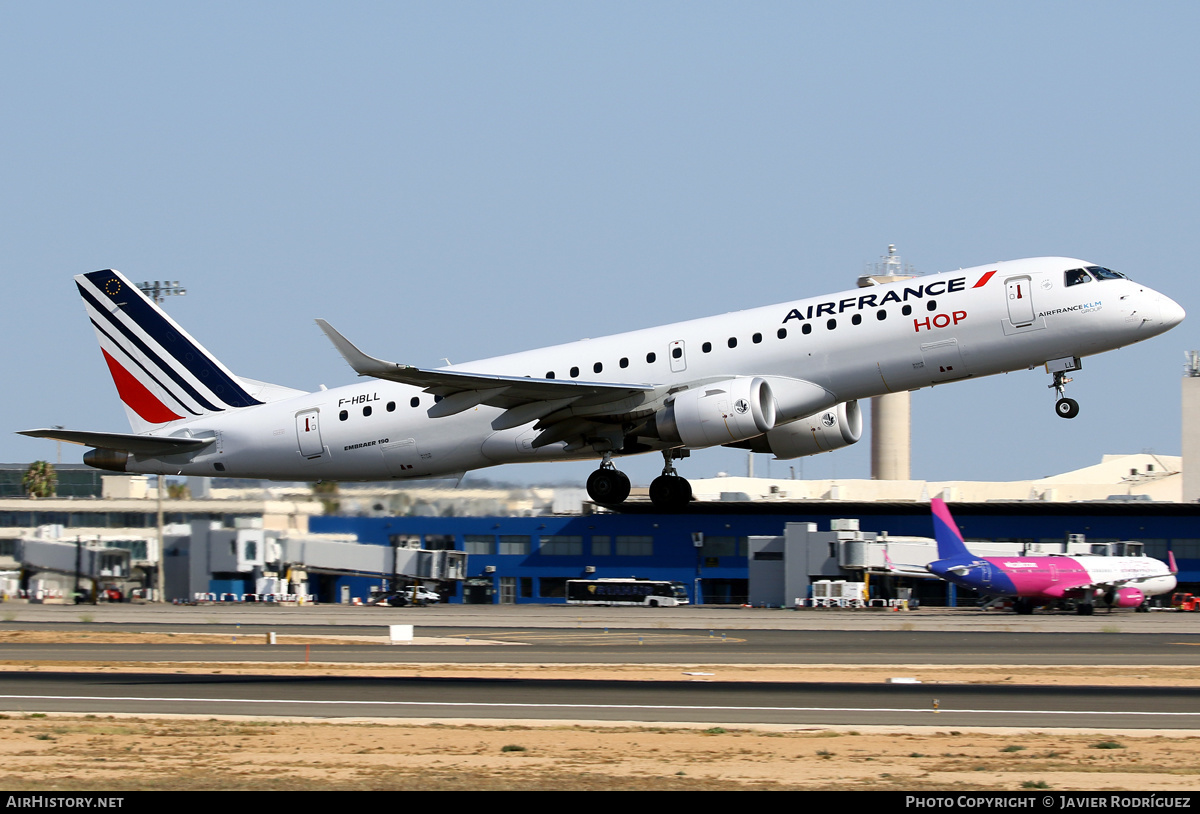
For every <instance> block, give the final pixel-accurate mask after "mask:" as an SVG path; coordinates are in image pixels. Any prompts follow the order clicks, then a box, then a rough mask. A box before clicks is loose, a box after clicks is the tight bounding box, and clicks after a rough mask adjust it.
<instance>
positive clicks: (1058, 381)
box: [1046, 356, 1083, 418]
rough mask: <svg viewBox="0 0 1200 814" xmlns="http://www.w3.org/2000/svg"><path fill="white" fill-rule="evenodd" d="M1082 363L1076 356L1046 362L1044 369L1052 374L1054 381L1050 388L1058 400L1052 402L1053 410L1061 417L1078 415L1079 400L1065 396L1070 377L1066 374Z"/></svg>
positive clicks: (1081, 365) (1078, 367)
mask: <svg viewBox="0 0 1200 814" xmlns="http://www.w3.org/2000/svg"><path fill="white" fill-rule="evenodd" d="M1081 367H1083V364H1082V363H1081V362H1080V361H1079V357H1078V356H1068V357H1067V358H1065V359H1054V360H1051V361H1049V362H1047V363H1046V370H1047V371H1048V372H1049V373H1050V374H1051V375H1052V376H1054V383H1053V384H1051V385H1050V389H1051V390H1053V391H1054V392H1055V394H1056V395H1057V396H1058V401H1056V402H1054V412H1056V413H1058V415H1059V417H1061V418H1074V417H1075V416H1077V415H1079V402H1077V401H1076V400H1075V399H1069V398H1067V395H1066V391H1067V384H1068V383H1069V382H1070V381H1071V378H1070V377H1069V376H1067V374H1068V373H1069V372H1071V371H1073V370H1079V369H1080V368H1081Z"/></svg>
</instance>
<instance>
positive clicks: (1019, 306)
mask: <svg viewBox="0 0 1200 814" xmlns="http://www.w3.org/2000/svg"><path fill="white" fill-rule="evenodd" d="M1032 288H1033V287H1032V286H1031V285H1030V282H1029V278H1028V277H1010V278H1009V279H1007V280H1005V281H1004V292H1005V294H1006V296H1007V297H1008V321H1009V322H1011V323H1012V324H1013V325H1028V324H1029V323H1031V322H1033V291H1032Z"/></svg>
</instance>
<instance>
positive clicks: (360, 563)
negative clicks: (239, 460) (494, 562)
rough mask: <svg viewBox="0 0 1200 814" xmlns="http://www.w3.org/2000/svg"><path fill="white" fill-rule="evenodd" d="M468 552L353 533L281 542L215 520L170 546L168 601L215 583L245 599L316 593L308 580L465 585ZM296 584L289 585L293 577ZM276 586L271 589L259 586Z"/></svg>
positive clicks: (277, 536) (264, 532) (276, 535)
mask: <svg viewBox="0 0 1200 814" xmlns="http://www.w3.org/2000/svg"><path fill="white" fill-rule="evenodd" d="M466 568H467V555H466V553H465V552H463V551H446V550H426V549H421V548H415V547H407V546H404V545H391V546H386V545H373V544H368V543H360V542H358V541H357V539H356V538H355V537H354V536H353V535H337V534H326V535H318V534H312V535H300V536H281V533H280V532H277V531H274V530H270V529H262V528H254V527H243V528H232V529H231V528H223V527H221V526H220V525H219V524H216V523H212V522H210V521H195V522H193V523H192V527H191V534H190V535H188V536H187V537H175V538H173V539H171V540H170V541H169V542H168V544H167V557H166V578H167V586H166V592H167V598H168V599H183V600H190V599H192V598H193V597H195V596H197V595H202V594H203V595H206V594H209V593H211V592H214V591H218V589H217V588H213V587H211V586H212V583H214V582H225V583H233V584H234V585H244V586H245V587H244V588H225V589H220V592H223V591H226V590H228V591H235V592H237V593H240V594H257V593H261V592H262V591H263V590H267V591H270V592H275V591H276V590H277V591H278V593H282V594H293V593H294V594H298V595H306V594H308V588H307V585H306V583H307V575H308V574H347V575H355V576H363V577H378V578H380V579H382V580H389V581H395V580H402V581H437V582H455V581H461V580H463V579H464V578H465V576H466ZM289 578H290V579H291V580H292V582H291V583H288V584H287V585H286V586H285V585H284V583H285V582H287V580H288V579H289ZM266 584H270V585H275V586H278V587H277V588H271V589H264V588H260V587H259V586H262V585H266Z"/></svg>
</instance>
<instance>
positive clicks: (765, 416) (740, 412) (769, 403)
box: [653, 378, 775, 448]
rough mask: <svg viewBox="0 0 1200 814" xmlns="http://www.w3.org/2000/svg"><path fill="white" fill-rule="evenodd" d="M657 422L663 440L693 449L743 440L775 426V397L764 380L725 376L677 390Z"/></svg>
mask: <svg viewBox="0 0 1200 814" xmlns="http://www.w3.org/2000/svg"><path fill="white" fill-rule="evenodd" d="M653 424H654V433H655V434H656V435H657V436H658V437H659V438H661V439H662V440H664V441H669V442H683V443H684V444H686V445H687V446H689V447H693V448H700V447H713V446H717V445H719V444H728V443H731V442H734V441H743V440H745V439H747V438H753V437H754V436H756V435H762V434H763V433H765V432H767V431H768V430H770V429H771V428H772V427H774V426H775V396H774V394H773V393H772V392H771V386H770V385H769V384H767V383H766V382H765V381H764V380H763V379H760V378H753V379H751V378H736V379H725V380H724V381H719V382H715V383H713V384H704V385H699V386H697V387H692V388H689V389H687V390H684V391H683V392H681V393H677V394H676V395H675V398H674V399H673V400H672V401H671V402H670V403H669V404H667V406H666V407H664V408H663V409H662V410H659V411H658V413H656V414H655V415H654V420H653Z"/></svg>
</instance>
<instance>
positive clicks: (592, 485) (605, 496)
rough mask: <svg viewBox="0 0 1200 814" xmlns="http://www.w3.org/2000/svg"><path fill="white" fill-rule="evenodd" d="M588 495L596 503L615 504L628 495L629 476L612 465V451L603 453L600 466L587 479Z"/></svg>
mask: <svg viewBox="0 0 1200 814" xmlns="http://www.w3.org/2000/svg"><path fill="white" fill-rule="evenodd" d="M587 491H588V497H590V498H591V499H592V500H594V501H596V502H597V503H601V504H606V505H609V506H611V505H615V504H617V503H623V502H624V501H625V498H627V497H629V476H628V475H626V474H625V473H624V472H622V471H621V470H619V469H617V468H616V467H615V466H613V463H612V453H611V452H606V453H604V460H603V461H601V462H600V468H599V469H597V470H596V471H595V472H593V473H592V474H590V475H588V479H587Z"/></svg>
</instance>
